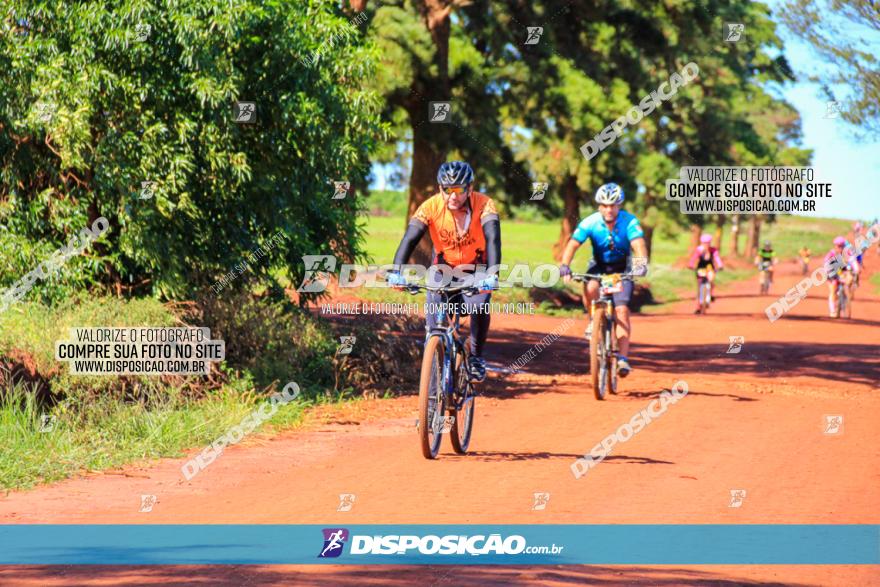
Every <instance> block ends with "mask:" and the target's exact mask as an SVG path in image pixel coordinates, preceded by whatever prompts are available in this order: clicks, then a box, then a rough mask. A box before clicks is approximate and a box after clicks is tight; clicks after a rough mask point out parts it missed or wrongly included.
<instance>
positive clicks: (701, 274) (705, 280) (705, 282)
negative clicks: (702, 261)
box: [697, 269, 712, 314]
mask: <svg viewBox="0 0 880 587" xmlns="http://www.w3.org/2000/svg"><path fill="white" fill-rule="evenodd" d="M711 301H712V284H711V283H710V282H709V272H708V271H707V270H706V269H697V305H698V306H699V307H700V314H705V313H706V311H707V310H708V309H709V303H710V302H711Z"/></svg>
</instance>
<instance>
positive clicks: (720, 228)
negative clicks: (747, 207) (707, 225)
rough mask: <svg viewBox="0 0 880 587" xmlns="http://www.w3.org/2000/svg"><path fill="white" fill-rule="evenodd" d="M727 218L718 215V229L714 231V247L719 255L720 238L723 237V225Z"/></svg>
mask: <svg viewBox="0 0 880 587" xmlns="http://www.w3.org/2000/svg"><path fill="white" fill-rule="evenodd" d="M726 220H727V217H726V216H724V214H719V215H718V228H716V229H715V246H716V247H717V248H718V254H719V255H720V254H721V243H722V241H721V238H722V237H723V236H724V223H725V221H726Z"/></svg>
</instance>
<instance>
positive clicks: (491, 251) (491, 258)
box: [483, 217, 501, 273]
mask: <svg viewBox="0 0 880 587" xmlns="http://www.w3.org/2000/svg"><path fill="white" fill-rule="evenodd" d="M483 234H484V235H486V264H487V265H488V266H489V267H492V266H493V265H498V264H499V263H501V221H499V220H498V218H497V217H495V218H494V219H491V220H487V221H486V222H485V224H483ZM497 272H498V271H497V269H496V270H495V271H494V272H493V273H497Z"/></svg>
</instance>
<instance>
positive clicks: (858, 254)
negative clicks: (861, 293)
mask: <svg viewBox="0 0 880 587" xmlns="http://www.w3.org/2000/svg"><path fill="white" fill-rule="evenodd" d="M859 234H861V231H860V232H859ZM861 240H862V239H861V237H860V236H856V237H855V241H856V242H857V243H858V242H859V241H861ZM843 250H844V251H845V253H846V255H848V256H849V257H852V260H853V263H854V264H855V265H856V271H855V272H853V276H852V277H853V280H852V285H851V286H850V291H849V299H851V300H854V299H855V298H856V289H858V287H859V276H860V275H861V274H862V268H863V267H864V264H863V262H862V250H861V249H860V248H857V247H855V246H853V244H852V243H851V242H849V240H846V238H844V243H843Z"/></svg>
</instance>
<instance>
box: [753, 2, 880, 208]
mask: <svg viewBox="0 0 880 587" xmlns="http://www.w3.org/2000/svg"><path fill="white" fill-rule="evenodd" d="M768 4H769V5H770V6H771V7H773V8H774V10H775V9H776V7H778V6H779V5H780V4H781V2H780V1H779V0H775V1H771V2H768ZM841 28H842V30H844V31H851V30H853V28H852V25H850V26H848V27H847V26H842V27H841ZM777 32H778V34H779V35H780V37H782V40H783V41H784V43H785V55H786V57H787V58H788V61H789V63H790V64H791V66H792V68H793V69H794V71H795V72H796V74H797V75H798V80H799V81H798V82H796V83H794V84H788V85H787V87H786V88H785V89H784V90H783V91H782V95H783V96H784V97H785V99H786V100H788V102H789V103H791V104H792V105H793V106H794V107H795V108H796V109H797V111H798V112H800V114H801V121H802V124H803V134H804V137H803V146H804V147H806V148H809V149H812V150H813V163H812V166H813V168H814V169H815V170H816V175H817V177H821V178H822V180H823V181H828V182H830V183H831V184H832V187H831V194H832V198H831V199H829V200H825V201H822V202H819V203H818V204H817V208H816V214H815V215H817V216H831V217H834V218H861V219H873V218H875V217H878V216H880V141H878V140H876V139H875V140H873V141H870V140H864V139H862V140H860V139H859V138H858V137H857V136H856V133H855V132H854V128H853V127H852V126H851V125H849V124H848V123H847V122H845V121H844V120H843V119H840V118H828V117H826V114H827V111H828V108H827V100H826V98H825V97H824V96H823V95H822V94H821V93H820V91H819V87H818V85H817V84H813V83H810V82H809V81H807V77H808V75H809V74H810V73H813V72H815V71H817V70H818V69H821V68H822V67H823V64H822V63H820V62H819V60H818V56H817V55H815V53H814V52H813V51H812V49H811V48H810V47H809V46H808V45H807V44H806V43H804V42H802V41H800V40H799V39H797V38H795V37H793V36H792V35H791V34H790V33H789V32H788V30H787V29H785V28H784V27H782V26H779V27H778V29H777ZM869 38H870V39H871V41H872V42H874V41H876V42H877V43H878V46H880V35H878V34H877V33H873V36H871V37H869Z"/></svg>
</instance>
